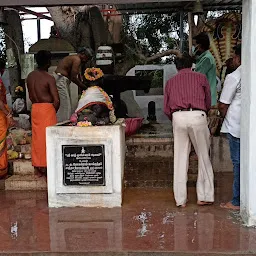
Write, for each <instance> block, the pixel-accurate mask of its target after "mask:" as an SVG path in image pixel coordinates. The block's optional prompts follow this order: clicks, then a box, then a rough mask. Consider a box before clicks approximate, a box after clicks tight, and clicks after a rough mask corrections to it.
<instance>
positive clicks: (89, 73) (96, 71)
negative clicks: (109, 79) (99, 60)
mask: <svg viewBox="0 0 256 256" xmlns="http://www.w3.org/2000/svg"><path fill="white" fill-rule="evenodd" d="M103 75H104V74H103V72H102V70H101V69H100V68H87V69H86V70H85V72H84V77H85V79H86V80H88V81H91V82H92V81H95V80H98V79H100V78H102V77H103Z"/></svg>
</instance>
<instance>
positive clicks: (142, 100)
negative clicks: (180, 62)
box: [126, 64, 177, 123]
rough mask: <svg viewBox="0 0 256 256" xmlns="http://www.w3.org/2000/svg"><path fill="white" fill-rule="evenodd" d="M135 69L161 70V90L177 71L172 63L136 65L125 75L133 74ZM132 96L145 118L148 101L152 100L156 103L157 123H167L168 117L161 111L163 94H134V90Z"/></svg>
mask: <svg viewBox="0 0 256 256" xmlns="http://www.w3.org/2000/svg"><path fill="white" fill-rule="evenodd" d="M136 70H163V72H164V73H163V92H164V89H165V85H166V82H167V81H168V80H169V79H170V78H171V77H173V76H174V75H175V74H176V73H177V69H176V67H175V65H174V64H171V65H137V66H135V67H134V68H132V69H130V70H129V71H128V72H127V74H126V75H127V76H135V72H136ZM133 95H134V98H135V100H136V102H137V103H138V105H139V107H140V108H141V110H142V113H143V115H144V118H147V114H148V103H149V102H150V101H154V102H155V103H156V117H157V121H158V122H159V123H169V122H170V121H169V119H168V118H167V117H166V115H165V114H164V112H163V106H164V96H163V95H148V96H136V91H133Z"/></svg>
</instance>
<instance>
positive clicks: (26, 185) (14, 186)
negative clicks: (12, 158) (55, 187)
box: [5, 175, 47, 190]
mask: <svg viewBox="0 0 256 256" xmlns="http://www.w3.org/2000/svg"><path fill="white" fill-rule="evenodd" d="M5 190H47V183H46V179H45V178H44V177H40V178H39V177H37V176H36V175H13V176H11V177H10V178H8V179H6V180H5Z"/></svg>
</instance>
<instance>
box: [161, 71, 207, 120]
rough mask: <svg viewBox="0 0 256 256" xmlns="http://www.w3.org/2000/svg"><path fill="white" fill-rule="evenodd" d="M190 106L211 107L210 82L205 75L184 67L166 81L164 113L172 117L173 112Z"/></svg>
mask: <svg viewBox="0 0 256 256" xmlns="http://www.w3.org/2000/svg"><path fill="white" fill-rule="evenodd" d="M189 108H194V109H200V110H204V111H208V110H209V109H210V108H211V90H210V84H209V82H208V80H207V78H206V76H205V75H203V74H201V73H198V72H194V71H192V70H191V69H182V70H180V71H179V73H178V74H177V75H175V76H174V77H172V78H171V79H170V80H169V81H168V82H167V83H166V87H165V93H164V113H165V114H166V115H167V116H168V117H169V118H170V119H171V116H172V113H173V112H175V111H177V110H179V109H189Z"/></svg>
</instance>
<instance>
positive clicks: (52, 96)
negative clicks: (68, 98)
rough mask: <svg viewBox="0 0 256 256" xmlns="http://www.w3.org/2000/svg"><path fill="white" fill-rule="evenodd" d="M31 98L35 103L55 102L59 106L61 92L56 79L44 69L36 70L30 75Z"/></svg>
mask: <svg viewBox="0 0 256 256" xmlns="http://www.w3.org/2000/svg"><path fill="white" fill-rule="evenodd" d="M27 86H28V92H29V98H30V100H31V102H32V103H33V104H34V103H53V105H54V107H55V109H56V111H57V110H58V108H59V94H58V91H57V87H56V82H55V79H54V78H53V77H52V76H51V75H49V74H48V73H47V72H46V71H44V70H35V71H33V72H31V73H30V74H29V75H28V78H27Z"/></svg>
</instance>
